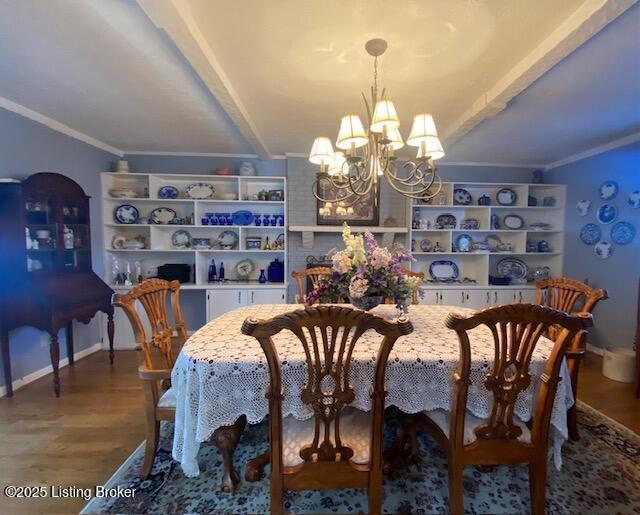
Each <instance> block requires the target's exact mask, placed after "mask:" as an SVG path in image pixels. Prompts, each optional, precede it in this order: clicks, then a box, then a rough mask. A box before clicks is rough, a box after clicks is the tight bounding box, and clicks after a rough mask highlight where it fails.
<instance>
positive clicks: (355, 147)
mask: <svg viewBox="0 0 640 515" xmlns="http://www.w3.org/2000/svg"><path fill="white" fill-rule="evenodd" d="M386 48H387V42H386V41H384V40H381V39H374V40H371V41H368V42H367V44H366V45H365V49H366V50H367V52H368V53H369V55H371V57H373V86H372V87H371V97H370V98H367V96H366V95H365V94H364V93H363V94H362V98H363V100H364V106H365V108H366V115H367V119H366V120H367V122H368V124H367V129H366V130H365V128H364V125H363V124H362V121H361V120H360V117H359V116H358V115H357V114H353V113H352V114H348V115H346V116H343V117H342V120H341V122H340V131H339V132H338V138H337V140H336V147H337V148H338V149H340V150H341V151H344V152H341V151H340V150H337V151H336V152H333V149H332V148H331V143H330V142H329V140H328V139H327V138H324V137H321V138H316V141H315V142H314V144H313V148H312V149H311V155H310V157H309V160H310V161H311V162H312V163H316V164H319V165H320V172H321V174H320V175H318V177H317V179H316V180H315V182H314V183H313V187H312V192H313V195H314V196H315V197H316V198H317V199H318V200H319V201H321V202H323V203H324V207H321V208H319V209H320V212H321V213H323V212H326V211H331V209H333V207H332V206H334V205H336V206H337V207H336V214H338V215H340V214H346V213H349V212H353V206H354V205H356V203H358V202H361V201H362V199H363V198H364V197H365V196H367V195H371V194H373V198H376V192H379V191H380V183H381V181H382V180H383V178H384V179H386V181H387V182H388V183H389V185H390V186H391V188H393V189H394V190H395V191H397V192H398V193H400V194H401V195H404V196H405V197H408V198H411V199H418V200H422V201H429V199H432V198H433V197H435V196H436V195H438V194H439V192H440V191H441V189H442V179H441V178H440V176H439V175H438V171H437V168H436V166H435V164H434V161H435V160H436V159H440V158H441V157H443V156H444V150H443V148H442V143H440V139H439V138H438V131H437V130H436V124H435V122H434V120H433V116H431V115H430V114H427V113H421V114H418V115H416V116H415V117H414V119H413V126H412V128H411V133H410V134H409V137H408V138H407V140H406V143H407V144H408V145H411V146H414V147H418V154H417V157H416V158H415V159H413V160H402V159H398V158H397V157H396V156H395V155H394V152H395V151H396V150H398V149H400V148H402V147H403V146H404V145H405V142H404V141H403V140H402V135H401V133H400V130H399V127H400V120H399V119H398V113H397V112H396V108H395V106H394V104H393V102H392V101H391V100H389V99H388V98H387V97H386V90H385V89H384V88H383V89H382V90H381V91H379V90H378V58H379V57H380V56H381V55H382V54H384V52H385V50H386ZM325 192H331V194H330V195H327V194H326V193H325Z"/></svg>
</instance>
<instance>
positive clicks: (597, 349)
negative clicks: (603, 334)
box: [587, 343, 604, 356]
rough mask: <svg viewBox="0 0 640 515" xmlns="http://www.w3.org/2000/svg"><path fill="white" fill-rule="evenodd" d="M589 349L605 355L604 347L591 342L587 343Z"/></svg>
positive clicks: (599, 354)
mask: <svg viewBox="0 0 640 515" xmlns="http://www.w3.org/2000/svg"><path fill="white" fill-rule="evenodd" d="M587 350H588V351H589V352H593V353H594V354H597V355H598V356H604V349H603V348H602V347H597V346H596V345H591V344H590V343H587Z"/></svg>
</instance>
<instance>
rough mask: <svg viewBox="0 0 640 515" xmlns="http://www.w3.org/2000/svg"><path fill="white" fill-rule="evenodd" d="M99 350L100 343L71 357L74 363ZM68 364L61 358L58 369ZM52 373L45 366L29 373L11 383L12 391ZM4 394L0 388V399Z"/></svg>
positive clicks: (4, 391) (49, 368)
mask: <svg viewBox="0 0 640 515" xmlns="http://www.w3.org/2000/svg"><path fill="white" fill-rule="evenodd" d="M100 350H102V343H96V344H94V345H92V346H91V347H87V348H86V349H82V350H81V351H78V352H74V354H73V357H74V359H75V361H78V360H80V359H82V358H86V357H87V356H89V355H90V354H93V353H94V352H98V351H100ZM68 364H69V358H63V359H61V360H60V364H59V368H63V367H66V366H67V365H68ZM52 373H53V367H52V366H51V365H47V366H46V367H44V368H41V369H40V370H36V371H35V372H31V373H30V374H27V375H26V376H24V377H21V378H20V379H16V380H15V381H13V391H14V392H15V391H16V390H18V389H20V388H22V387H23V386H26V385H28V384H29V383H33V382H34V381H37V380H38V379H40V378H41V377H44V376H46V375H47V374H52ZM6 394H7V388H6V387H5V386H0V397H5V396H6Z"/></svg>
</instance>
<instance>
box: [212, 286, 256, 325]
mask: <svg viewBox="0 0 640 515" xmlns="http://www.w3.org/2000/svg"><path fill="white" fill-rule="evenodd" d="M246 305H247V296H246V290H233V289H229V290H226V289H225V290H207V322H208V321H209V320H212V319H214V318H216V317H219V316H220V315H223V314H225V313H226V312H227V311H231V310H232V309H236V308H239V307H242V306H246Z"/></svg>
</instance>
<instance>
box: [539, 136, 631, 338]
mask: <svg viewBox="0 0 640 515" xmlns="http://www.w3.org/2000/svg"><path fill="white" fill-rule="evenodd" d="M547 178H548V180H549V182H555V183H562V184H567V185H568V186H567V211H566V234H565V256H564V273H565V275H566V276H569V277H574V278H576V279H580V280H585V279H587V280H588V281H589V284H591V285H592V286H593V287H596V288H605V289H606V290H607V291H608V292H609V297H610V298H609V300H606V301H604V302H602V303H600V304H599V305H598V307H597V308H596V310H595V312H594V322H595V326H594V328H593V330H592V331H591V333H590V335H589V343H592V344H595V345H597V346H600V347H606V346H611V345H621V346H627V347H629V346H631V345H632V344H633V337H634V333H635V327H636V306H637V302H638V278H639V277H640V209H632V208H631V207H630V206H629V204H628V203H627V198H628V195H629V193H630V192H631V191H633V190H637V189H640V143H635V144H633V145H628V146H625V147H621V148H617V149H614V150H611V151H609V152H605V153H602V154H599V155H596V156H593V157H590V158H587V159H583V160H580V161H576V162H574V163H570V164H568V165H565V166H561V167H559V168H556V169H553V170H551V171H549V172H547ZM605 180H614V181H616V182H617V183H618V185H619V186H620V191H619V193H618V195H617V197H615V198H614V199H612V200H611V201H610V203H613V204H615V206H616V207H617V208H618V218H617V220H619V221H622V220H625V221H627V222H631V223H633V224H634V225H635V227H636V231H637V234H636V237H635V239H634V240H633V242H631V244H629V245H627V246H619V245H614V251H613V255H612V256H611V257H610V258H608V259H601V258H599V257H597V256H596V255H595V254H594V252H593V247H590V246H587V245H585V244H583V243H582V242H581V241H580V238H579V234H580V228H581V227H582V226H583V225H584V224H586V223H589V222H593V223H597V221H596V217H595V212H596V210H597V209H598V207H599V206H600V205H602V204H604V201H602V200H600V198H599V196H598V186H599V185H600V184H601V183H602V182H603V181H605ZM582 199H587V200H590V201H591V211H590V212H589V214H588V215H587V216H584V217H582V216H579V215H578V213H577V211H576V203H577V202H578V201H580V200H582ZM601 228H602V234H603V235H602V239H605V240H608V241H611V238H610V236H609V231H610V228H611V226H610V225H601Z"/></svg>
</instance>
